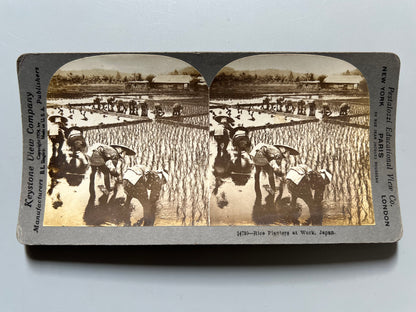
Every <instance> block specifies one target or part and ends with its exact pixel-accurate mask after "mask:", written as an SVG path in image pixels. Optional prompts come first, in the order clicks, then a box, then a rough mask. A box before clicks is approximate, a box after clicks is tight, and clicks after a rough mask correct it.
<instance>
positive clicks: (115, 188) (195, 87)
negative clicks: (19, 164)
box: [43, 54, 209, 226]
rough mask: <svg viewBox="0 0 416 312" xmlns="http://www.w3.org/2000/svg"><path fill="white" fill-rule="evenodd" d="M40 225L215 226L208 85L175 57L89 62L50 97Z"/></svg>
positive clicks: (69, 72) (57, 80)
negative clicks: (209, 172)
mask: <svg viewBox="0 0 416 312" xmlns="http://www.w3.org/2000/svg"><path fill="white" fill-rule="evenodd" d="M47 115H48V120H47V123H48V124H47V128H48V157H49V160H48V186H47V194H46V202H45V213H44V221H43V224H44V226H173V225H176V226H199V225H208V224H209V211H208V201H209V198H208V197H209V196H208V194H209V185H208V182H207V166H208V142H209V130H208V129H209V127H208V120H209V117H208V87H207V84H206V82H205V80H204V78H203V77H202V76H201V75H200V73H199V72H198V71H197V70H196V69H195V68H194V67H192V66H190V65H189V64H188V63H186V62H184V61H181V60H179V59H176V58H172V57H167V56H161V55H150V54H149V55H147V54H112V55H97V56H91V57H84V58H81V59H77V60H75V61H72V62H69V63H67V64H65V65H64V66H62V67H61V68H60V69H59V70H58V71H56V73H55V74H54V75H53V76H52V78H51V80H50V83H49V87H48V94H47Z"/></svg>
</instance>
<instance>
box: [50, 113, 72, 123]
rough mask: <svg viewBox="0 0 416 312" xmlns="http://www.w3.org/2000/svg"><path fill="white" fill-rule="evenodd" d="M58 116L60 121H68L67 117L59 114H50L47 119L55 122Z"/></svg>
mask: <svg viewBox="0 0 416 312" xmlns="http://www.w3.org/2000/svg"><path fill="white" fill-rule="evenodd" d="M58 118H60V119H61V121H60V122H64V123H65V122H68V118H66V117H64V116H61V115H52V116H49V118H48V120H49V121H50V122H57V121H56V120H57V119H58Z"/></svg>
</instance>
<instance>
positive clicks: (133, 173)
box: [123, 165, 169, 226]
mask: <svg viewBox="0 0 416 312" xmlns="http://www.w3.org/2000/svg"><path fill="white" fill-rule="evenodd" d="M168 179H169V176H168V173H167V171H166V170H164V169H162V170H149V169H148V168H147V167H146V166H143V165H136V166H133V167H130V168H128V169H127V170H126V172H125V173H124V174H123V188H124V192H125V193H126V196H127V198H126V202H125V204H124V206H125V207H127V208H128V207H130V203H131V200H132V199H133V198H136V199H138V200H139V202H140V203H141V205H142V206H143V225H144V226H152V225H154V222H155V217H156V205H157V201H158V200H159V198H160V191H161V189H162V185H163V184H165V183H167V181H168ZM148 191H150V194H148Z"/></svg>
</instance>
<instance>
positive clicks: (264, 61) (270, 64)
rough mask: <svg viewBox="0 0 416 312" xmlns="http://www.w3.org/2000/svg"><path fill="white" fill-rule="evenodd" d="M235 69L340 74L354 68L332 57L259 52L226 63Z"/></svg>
mask: <svg viewBox="0 0 416 312" xmlns="http://www.w3.org/2000/svg"><path fill="white" fill-rule="evenodd" d="M227 67H232V68H234V69H235V70H259V69H282V70H291V71H293V72H297V73H314V74H318V75H321V74H326V75H329V74H340V73H342V72H345V71H346V70H350V71H351V70H353V69H356V68H355V67H354V66H353V65H351V64H350V63H348V62H345V61H342V60H340V59H336V58H333V57H327V56H321V55H310V54H261V55H254V56H248V57H244V58H241V59H238V60H236V61H233V62H231V63H229V64H228V65H227Z"/></svg>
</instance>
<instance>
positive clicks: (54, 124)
mask: <svg viewBox="0 0 416 312" xmlns="http://www.w3.org/2000/svg"><path fill="white" fill-rule="evenodd" d="M48 120H49V121H50V124H49V125H48V137H49V139H50V140H51V142H52V156H54V157H58V154H61V153H62V146H63V144H64V142H65V132H66V124H67V122H68V119H67V118H66V117H63V116H59V115H53V116H50V117H49V118H48Z"/></svg>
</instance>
